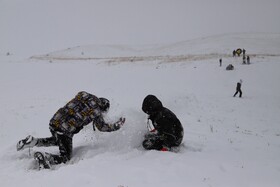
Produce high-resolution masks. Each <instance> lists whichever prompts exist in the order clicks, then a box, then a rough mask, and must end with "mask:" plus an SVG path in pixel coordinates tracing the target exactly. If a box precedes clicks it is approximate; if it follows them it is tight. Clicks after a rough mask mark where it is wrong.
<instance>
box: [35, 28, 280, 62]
mask: <svg viewBox="0 0 280 187" xmlns="http://www.w3.org/2000/svg"><path fill="white" fill-rule="evenodd" d="M268 43H269V45H270V47H269V48H267V47H266V45H267V44H268ZM279 46H280V34H265V33H262V34H261V33H258V34H231V35H219V36H212V37H206V38H202V39H201V38H200V39H194V40H189V41H184V42H178V43H174V44H169V45H149V46H148V45H144V46H128V45H104V46H100V45H97V46H96V45H95V46H77V47H72V48H68V49H65V50H61V51H56V52H51V53H48V54H45V55H35V56H32V57H31V59H35V60H49V61H57V60H58V61H80V60H83V61H84V60H87V61H90V60H93V61H103V62H104V61H105V62H139V61H140V62H141V61H142V62H143V61H150V62H151V61H157V62H185V61H194V60H208V59H217V58H227V57H231V56H232V51H233V50H234V49H238V48H242V49H243V48H245V49H248V51H247V53H250V55H251V56H253V57H261V56H262V57H263V56H272V57H273V56H280V47H279Z"/></svg>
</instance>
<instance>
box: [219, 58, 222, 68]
mask: <svg viewBox="0 0 280 187" xmlns="http://www.w3.org/2000/svg"><path fill="white" fill-rule="evenodd" d="M219 62H220V67H221V66H222V59H221V58H220V60H219Z"/></svg>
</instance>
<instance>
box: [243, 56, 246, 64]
mask: <svg viewBox="0 0 280 187" xmlns="http://www.w3.org/2000/svg"><path fill="white" fill-rule="evenodd" d="M242 64H246V57H245V56H243V63H242Z"/></svg>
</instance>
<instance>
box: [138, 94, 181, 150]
mask: <svg viewBox="0 0 280 187" xmlns="http://www.w3.org/2000/svg"><path fill="white" fill-rule="evenodd" d="M142 110H143V112H145V113H146V114H148V129H149V131H150V133H148V134H146V135H145V140H144V141H143V143H142V145H143V147H144V148H145V149H147V150H151V149H155V150H159V151H169V150H170V149H171V148H172V147H178V146H179V145H180V144H181V143H182V140H183V136H184V129H183V127H182V125H181V122H180V121H179V119H178V118H177V117H176V115H175V114H174V113H173V112H171V111H170V110H169V109H167V108H165V107H164V106H163V105H162V103H161V101H160V100H159V99H158V98H157V97H156V96H154V95H148V96H146V97H145V99H144V101H143V104H142ZM150 121H151V122H152V124H150V123H149V122H150Z"/></svg>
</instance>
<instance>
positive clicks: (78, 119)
mask: <svg viewBox="0 0 280 187" xmlns="http://www.w3.org/2000/svg"><path fill="white" fill-rule="evenodd" d="M109 107H110V102H109V100H108V99H106V98H98V97H97V96H95V95H92V94H89V93H87V92H85V91H82V92H79V93H78V94H77V95H76V96H75V98H73V99H72V100H71V101H70V102H68V103H67V104H66V105H65V106H64V107H62V108H60V109H59V110H58V111H57V112H56V113H55V114H54V116H53V117H52V119H51V120H50V123H49V128H50V131H51V134H52V136H51V137H48V138H34V137H33V136H31V135H29V136H27V137H26V138H25V139H23V140H20V141H19V142H18V143H17V150H18V151H19V150H23V149H25V148H30V147H34V146H37V147H41V146H58V147H59V151H60V155H54V154H50V153H41V152H36V153H35V154H34V158H35V159H36V160H37V161H38V163H39V166H40V168H50V167H51V165H56V164H60V163H66V162H67V161H69V160H70V159H71V155H72V145H73V144H72V138H73V136H74V134H77V133H78V132H79V131H80V130H81V129H83V127H84V126H86V125H88V124H89V123H92V125H93V129H94V130H95V127H96V128H97V129H98V130H99V131H102V132H111V131H116V130H119V129H120V128H121V126H122V125H123V124H124V122H125V118H122V117H121V118H120V119H119V120H118V121H117V122H115V123H113V124H108V123H106V122H105V121H104V119H103V114H104V113H105V112H107V111H108V110H109Z"/></svg>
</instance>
